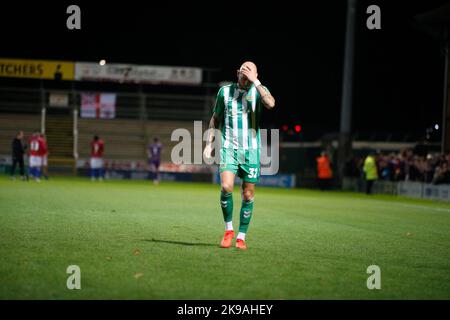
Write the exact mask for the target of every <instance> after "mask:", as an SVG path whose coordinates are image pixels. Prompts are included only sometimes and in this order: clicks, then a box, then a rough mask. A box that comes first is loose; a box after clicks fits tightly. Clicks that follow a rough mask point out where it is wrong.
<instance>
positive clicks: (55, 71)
mask: <svg viewBox="0 0 450 320" xmlns="http://www.w3.org/2000/svg"><path fill="white" fill-rule="evenodd" d="M74 69H75V63H74V62H68V61H51V60H19V59H3V58H0V77H12V78H32V79H50V80H73V79H74Z"/></svg>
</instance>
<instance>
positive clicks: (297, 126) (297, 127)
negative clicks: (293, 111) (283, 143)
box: [294, 124, 302, 133]
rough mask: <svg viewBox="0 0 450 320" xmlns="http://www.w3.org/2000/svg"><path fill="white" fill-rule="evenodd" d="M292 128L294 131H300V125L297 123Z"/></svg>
mask: <svg viewBox="0 0 450 320" xmlns="http://www.w3.org/2000/svg"><path fill="white" fill-rule="evenodd" d="M294 130H295V132H297V133H299V132H300V131H302V126H301V125H299V124H297V125H296V126H295V127H294Z"/></svg>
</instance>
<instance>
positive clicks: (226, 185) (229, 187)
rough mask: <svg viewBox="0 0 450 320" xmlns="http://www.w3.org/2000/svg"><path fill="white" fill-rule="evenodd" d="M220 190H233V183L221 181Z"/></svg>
mask: <svg viewBox="0 0 450 320" xmlns="http://www.w3.org/2000/svg"><path fill="white" fill-rule="evenodd" d="M221 187H222V192H227V193H228V192H233V185H232V184H231V183H227V182H222V184H221Z"/></svg>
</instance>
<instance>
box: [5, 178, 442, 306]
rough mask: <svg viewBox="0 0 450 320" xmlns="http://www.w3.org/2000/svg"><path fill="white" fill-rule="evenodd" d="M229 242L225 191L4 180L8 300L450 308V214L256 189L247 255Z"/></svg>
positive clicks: (377, 199) (398, 201)
mask: <svg viewBox="0 0 450 320" xmlns="http://www.w3.org/2000/svg"><path fill="white" fill-rule="evenodd" d="M234 201H235V212H234V225H235V228H236V227H237V225H238V221H239V213H238V210H239V207H240V194H239V190H238V189H237V188H236V190H235V193H234ZM223 231H224V226H223V221H222V213H221V210H220V206H219V187H218V186H217V185H212V184H188V183H162V184H161V185H158V186H154V185H153V184H151V183H150V182H148V181H106V182H103V183H99V182H90V181H88V180H84V179H75V178H74V179H65V178H55V179H52V180H50V181H43V182H42V183H40V184H37V183H35V182H31V181H30V182H21V181H9V180H8V178H7V177H6V176H1V177H0V237H1V239H0V299H449V298H450V204H446V203H438V202H430V201H420V200H410V199H405V198H395V197H388V196H372V197H368V196H365V195H362V194H350V193H343V192H323V193H321V192H317V191H308V190H301V189H300V190H281V189H269V188H257V190H256V199H255V211H254V216H253V219H252V222H251V225H250V228H249V234H248V235H247V241H248V246H249V249H248V250H247V251H238V249H236V248H234V247H233V248H230V249H221V248H219V243H220V239H221V237H222V234H223ZM69 265H78V266H79V267H80V269H81V290H69V289H67V287H66V281H67V278H68V277H69V274H67V273H66V269H67V267H68V266H69ZM370 265H378V266H379V267H380V268H381V289H380V290H368V289H367V286H366V281H367V278H368V277H369V274H367V272H366V271H367V267H368V266H370Z"/></svg>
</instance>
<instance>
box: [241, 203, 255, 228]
mask: <svg viewBox="0 0 450 320" xmlns="http://www.w3.org/2000/svg"><path fill="white" fill-rule="evenodd" d="M252 213H253V199H252V200H249V201H244V200H242V206H241V221H240V224H239V232H242V233H247V230H248V225H249V224H250V219H251V218H252Z"/></svg>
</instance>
